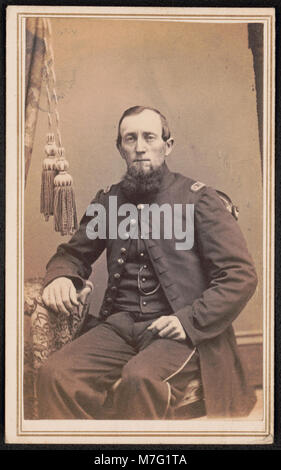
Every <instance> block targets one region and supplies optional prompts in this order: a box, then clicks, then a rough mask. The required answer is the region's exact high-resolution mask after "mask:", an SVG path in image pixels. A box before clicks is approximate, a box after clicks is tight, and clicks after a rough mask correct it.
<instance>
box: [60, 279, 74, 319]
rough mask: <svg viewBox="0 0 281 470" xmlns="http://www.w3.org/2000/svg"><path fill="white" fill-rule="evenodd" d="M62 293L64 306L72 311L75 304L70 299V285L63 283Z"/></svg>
mask: <svg viewBox="0 0 281 470" xmlns="http://www.w3.org/2000/svg"><path fill="white" fill-rule="evenodd" d="M60 293H61V300H62V302H63V304H64V307H65V308H66V310H67V311H68V312H70V313H71V312H72V310H73V305H72V303H71V301H70V289H69V286H68V285H65V284H63V285H62V286H61V290H60Z"/></svg>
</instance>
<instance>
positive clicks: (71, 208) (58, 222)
mask: <svg viewBox="0 0 281 470" xmlns="http://www.w3.org/2000/svg"><path fill="white" fill-rule="evenodd" d="M58 156H59V157H58V159H57V162H56V168H57V171H58V174H57V175H56V177H55V179H54V224H55V231H56V232H61V235H68V234H71V235H72V234H73V233H74V231H75V230H77V228H78V224H77V213H76V204H75V196H74V190H73V180H72V177H71V176H70V175H69V174H68V173H67V169H68V167H69V164H68V161H67V160H65V158H64V148H63V147H59V148H58Z"/></svg>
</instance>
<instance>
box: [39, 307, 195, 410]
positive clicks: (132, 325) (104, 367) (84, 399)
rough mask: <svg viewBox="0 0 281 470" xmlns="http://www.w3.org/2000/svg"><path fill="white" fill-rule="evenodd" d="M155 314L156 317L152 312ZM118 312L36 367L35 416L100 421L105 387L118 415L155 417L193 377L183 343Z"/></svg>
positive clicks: (190, 356) (187, 349)
mask: <svg viewBox="0 0 281 470" xmlns="http://www.w3.org/2000/svg"><path fill="white" fill-rule="evenodd" d="M158 316H159V315H158ZM154 319H155V317H154V318H150V320H147V319H146V320H142V319H141V321H136V318H135V317H134V314H131V313H126V312H119V313H115V314H113V315H111V316H110V317H109V318H108V319H107V320H106V322H104V323H100V324H99V325H98V326H96V327H95V328H92V329H91V330H90V331H88V332H87V333H85V334H84V335H82V336H80V337H79V338H77V339H76V340H74V341H73V342H72V343H69V344H67V345H66V346H64V347H63V348H62V349H61V350H60V351H58V352H56V353H54V354H53V355H52V356H51V357H50V358H49V359H48V361H47V362H46V363H45V364H44V365H43V366H42V367H41V368H40V370H39V376H38V398H39V418H40V419H95V418H96V419H102V417H103V415H102V411H103V405H104V403H105V401H106V398H107V395H108V391H110V390H111V388H112V386H113V384H114V383H115V382H116V381H117V380H118V379H120V378H121V381H120V383H119V385H118V387H117V388H116V391H115V392H114V406H115V409H116V410H117V416H116V417H117V418H118V419H161V418H165V417H168V416H169V414H167V413H168V411H169V410H170V409H172V408H173V406H174V405H175V403H176V402H177V401H178V400H179V399H180V398H182V396H183V394H184V391H185V388H186V386H187V384H188V381H190V380H193V379H195V378H198V377H199V376H200V371H199V359H198V353H197V352H196V351H195V349H194V348H192V347H191V346H190V345H189V344H188V343H187V342H178V341H175V340H170V339H164V338H163V339H162V338H159V336H155V335H154V334H152V333H151V332H150V331H149V330H147V327H148V325H150V323H152V321H153V320H154Z"/></svg>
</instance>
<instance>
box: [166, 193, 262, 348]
mask: <svg viewBox="0 0 281 470" xmlns="http://www.w3.org/2000/svg"><path fill="white" fill-rule="evenodd" d="M200 192H201V196H200V198H199V199H198V202H197V203H196V204H195V208H194V209H195V211H194V225H195V239H196V241H197V243H198V252H199V256H200V258H201V262H202V263H203V266H204V267H203V269H204V270H205V272H206V274H207V277H208V287H207V289H206V290H205V291H204V292H203V293H202V295H201V297H200V298H198V299H196V300H195V301H194V302H193V304H192V305H188V306H186V307H183V308H182V309H180V310H179V311H177V312H176V313H175V315H176V316H177V317H178V318H179V320H180V321H181V323H182V325H183V327H184V329H185V331H186V334H187V336H188V337H189V339H190V340H191V341H192V343H193V344H194V345H198V344H199V343H201V342H202V341H204V340H208V339H211V338H213V337H215V336H218V335H219V334H221V333H222V332H223V331H225V330H226V329H227V328H228V326H230V324H231V323H232V322H233V320H234V319H235V318H236V317H237V316H238V315H239V313H240V312H241V310H242V309H243V308H244V306H245V305H246V303H247V302H248V301H249V299H250V298H251V296H252V295H253V293H254V291H255V289H256V286H257V275H256V270H255V267H254V263H253V260H252V258H251V256H250V254H249V252H248V249H247V246H246V242H245V239H244V237H243V235H242V233H241V230H240V228H239V225H238V223H237V221H236V220H235V219H234V217H233V216H232V215H231V214H230V213H229V211H228V210H227V209H226V208H225V206H224V204H223V202H222V201H221V199H220V198H219V197H218V195H217V193H216V191H214V190H213V189H211V188H205V189H203V190H202V191H200Z"/></svg>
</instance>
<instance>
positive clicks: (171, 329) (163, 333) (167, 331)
mask: <svg viewBox="0 0 281 470" xmlns="http://www.w3.org/2000/svg"><path fill="white" fill-rule="evenodd" d="M174 331H175V327H174V326H173V325H171V324H170V325H167V326H166V327H165V328H163V329H162V330H160V331H159V332H158V335H159V336H161V338H165V337H167V336H168V335H169V334H171V333H173V332H174Z"/></svg>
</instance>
